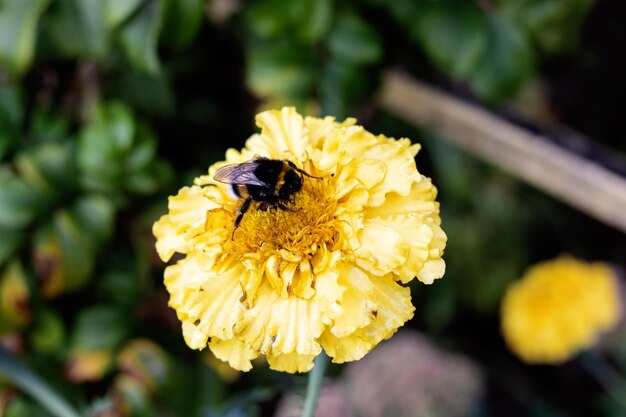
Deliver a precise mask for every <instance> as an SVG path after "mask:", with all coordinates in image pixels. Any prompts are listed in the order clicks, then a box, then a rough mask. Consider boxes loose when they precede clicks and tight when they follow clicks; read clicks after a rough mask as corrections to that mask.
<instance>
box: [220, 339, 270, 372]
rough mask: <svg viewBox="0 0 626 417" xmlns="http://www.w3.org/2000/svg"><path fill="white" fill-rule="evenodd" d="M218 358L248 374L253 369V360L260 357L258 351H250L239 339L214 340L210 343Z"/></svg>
mask: <svg viewBox="0 0 626 417" xmlns="http://www.w3.org/2000/svg"><path fill="white" fill-rule="evenodd" d="M209 347H210V348H211V352H213V354H214V355H215V357H216V358H218V359H220V360H222V361H224V362H228V364H229V365H230V366H232V367H233V368H235V369H237V370H240V371H244V372H247V371H249V370H250V369H252V362H251V361H252V360H253V359H256V358H257V357H258V356H259V353H258V351H256V350H254V349H250V348H249V347H248V346H246V344H245V343H242V342H241V341H239V340H237V339H229V340H219V339H212V340H211V342H210V343H209Z"/></svg>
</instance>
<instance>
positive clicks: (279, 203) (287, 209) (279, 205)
mask: <svg viewBox="0 0 626 417" xmlns="http://www.w3.org/2000/svg"><path fill="white" fill-rule="evenodd" d="M276 207H278V208H279V209H281V210H285V211H293V210H291V209H290V208H289V207H287V206H286V205H284V204H283V203H281V202H280V201H279V202H278V203H276Z"/></svg>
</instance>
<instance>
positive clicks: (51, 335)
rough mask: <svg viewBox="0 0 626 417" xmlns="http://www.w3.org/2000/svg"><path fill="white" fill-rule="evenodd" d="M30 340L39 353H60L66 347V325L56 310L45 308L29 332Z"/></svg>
mask: <svg viewBox="0 0 626 417" xmlns="http://www.w3.org/2000/svg"><path fill="white" fill-rule="evenodd" d="M29 336H30V342H31V345H32V347H33V349H34V350H35V352H37V353H38V354H55V353H56V354H58V353H60V352H61V351H62V350H63V349H64V348H65V347H66V340H67V339H66V335H65V326H64V324H63V320H62V319H61V317H60V316H59V315H58V314H57V313H56V312H55V311H54V310H51V309H50V310H44V311H42V312H41V313H40V314H39V315H38V316H37V320H36V322H35V324H34V326H33V328H32V330H31V331H30V332H29Z"/></svg>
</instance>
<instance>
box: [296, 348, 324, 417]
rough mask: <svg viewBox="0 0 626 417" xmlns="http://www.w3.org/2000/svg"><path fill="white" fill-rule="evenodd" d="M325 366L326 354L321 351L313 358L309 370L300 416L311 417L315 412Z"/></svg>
mask: <svg viewBox="0 0 626 417" xmlns="http://www.w3.org/2000/svg"><path fill="white" fill-rule="evenodd" d="M327 366H328V356H327V355H326V353H324V351H322V353H320V354H319V355H318V356H317V358H315V365H314V366H313V369H312V370H311V372H309V383H308V385H307V387H306V398H305V399H304V406H303V407H302V415H301V416H302V417H313V414H314V413H315V407H316V406H317V399H318V397H319V395H320V388H321V387H322V380H323V379H324V373H325V372H326V367H327Z"/></svg>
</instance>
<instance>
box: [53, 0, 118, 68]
mask: <svg viewBox="0 0 626 417" xmlns="http://www.w3.org/2000/svg"><path fill="white" fill-rule="evenodd" d="M104 6H105V3H104V2H102V1H95V0H57V1H55V3H54V7H53V8H52V10H51V13H50V14H49V16H46V17H47V19H46V23H48V25H49V26H48V31H49V33H48V34H49V36H50V38H51V40H52V41H53V43H54V45H55V46H56V48H57V49H58V50H59V51H60V52H61V53H62V54H64V55H67V56H69V57H81V58H92V59H96V60H102V59H103V58H104V57H105V55H106V53H107V52H108V50H109V31H108V29H107V27H106V23H105V9H104Z"/></svg>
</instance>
